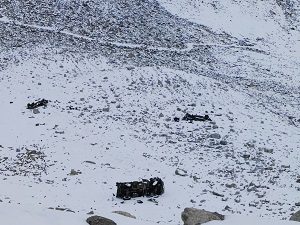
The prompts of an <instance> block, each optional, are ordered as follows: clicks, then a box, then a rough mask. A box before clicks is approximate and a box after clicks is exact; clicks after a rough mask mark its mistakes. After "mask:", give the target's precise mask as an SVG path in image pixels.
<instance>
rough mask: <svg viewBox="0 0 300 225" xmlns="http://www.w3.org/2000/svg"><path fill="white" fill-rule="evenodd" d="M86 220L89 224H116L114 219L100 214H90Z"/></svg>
mask: <svg viewBox="0 0 300 225" xmlns="http://www.w3.org/2000/svg"><path fill="white" fill-rule="evenodd" d="M86 222H87V223H88V224H90V225H117V224H116V223H115V222H114V221H112V220H110V219H107V218H105V217H102V216H91V217H89V218H87V220H86Z"/></svg>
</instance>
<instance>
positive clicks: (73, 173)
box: [69, 169, 81, 176]
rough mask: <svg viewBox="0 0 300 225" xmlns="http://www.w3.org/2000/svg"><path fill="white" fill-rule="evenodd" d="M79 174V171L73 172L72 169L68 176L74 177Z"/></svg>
mask: <svg viewBox="0 0 300 225" xmlns="http://www.w3.org/2000/svg"><path fill="white" fill-rule="evenodd" d="M79 174H81V171H79V170H78V171H76V170H74V169H71V172H70V173H69V175H70V176H75V175H79Z"/></svg>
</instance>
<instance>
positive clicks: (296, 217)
mask: <svg viewBox="0 0 300 225" xmlns="http://www.w3.org/2000/svg"><path fill="white" fill-rule="evenodd" d="M290 220H292V221H297V222H300V211H298V212H296V213H294V214H293V215H292V217H291V218H290Z"/></svg>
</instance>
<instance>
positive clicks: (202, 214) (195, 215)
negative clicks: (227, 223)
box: [181, 208, 225, 225]
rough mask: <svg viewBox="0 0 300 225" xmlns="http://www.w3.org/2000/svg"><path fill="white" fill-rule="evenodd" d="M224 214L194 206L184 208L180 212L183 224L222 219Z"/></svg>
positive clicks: (199, 223) (194, 224)
mask: <svg viewBox="0 0 300 225" xmlns="http://www.w3.org/2000/svg"><path fill="white" fill-rule="evenodd" d="M224 218H225V217H224V216H223V215H221V214H219V213H216V212H208V211H205V210H200V209H195V208H185V209H184V211H183V212H182V214H181V219H182V220H183V222H184V225H201V224H203V223H207V222H210V221H213V220H224Z"/></svg>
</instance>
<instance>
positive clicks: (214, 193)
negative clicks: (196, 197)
mask: <svg viewBox="0 0 300 225" xmlns="http://www.w3.org/2000/svg"><path fill="white" fill-rule="evenodd" d="M212 194H213V195H215V196H218V197H222V198H223V197H224V195H223V194H219V193H217V192H215V191H213V192H212Z"/></svg>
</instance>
